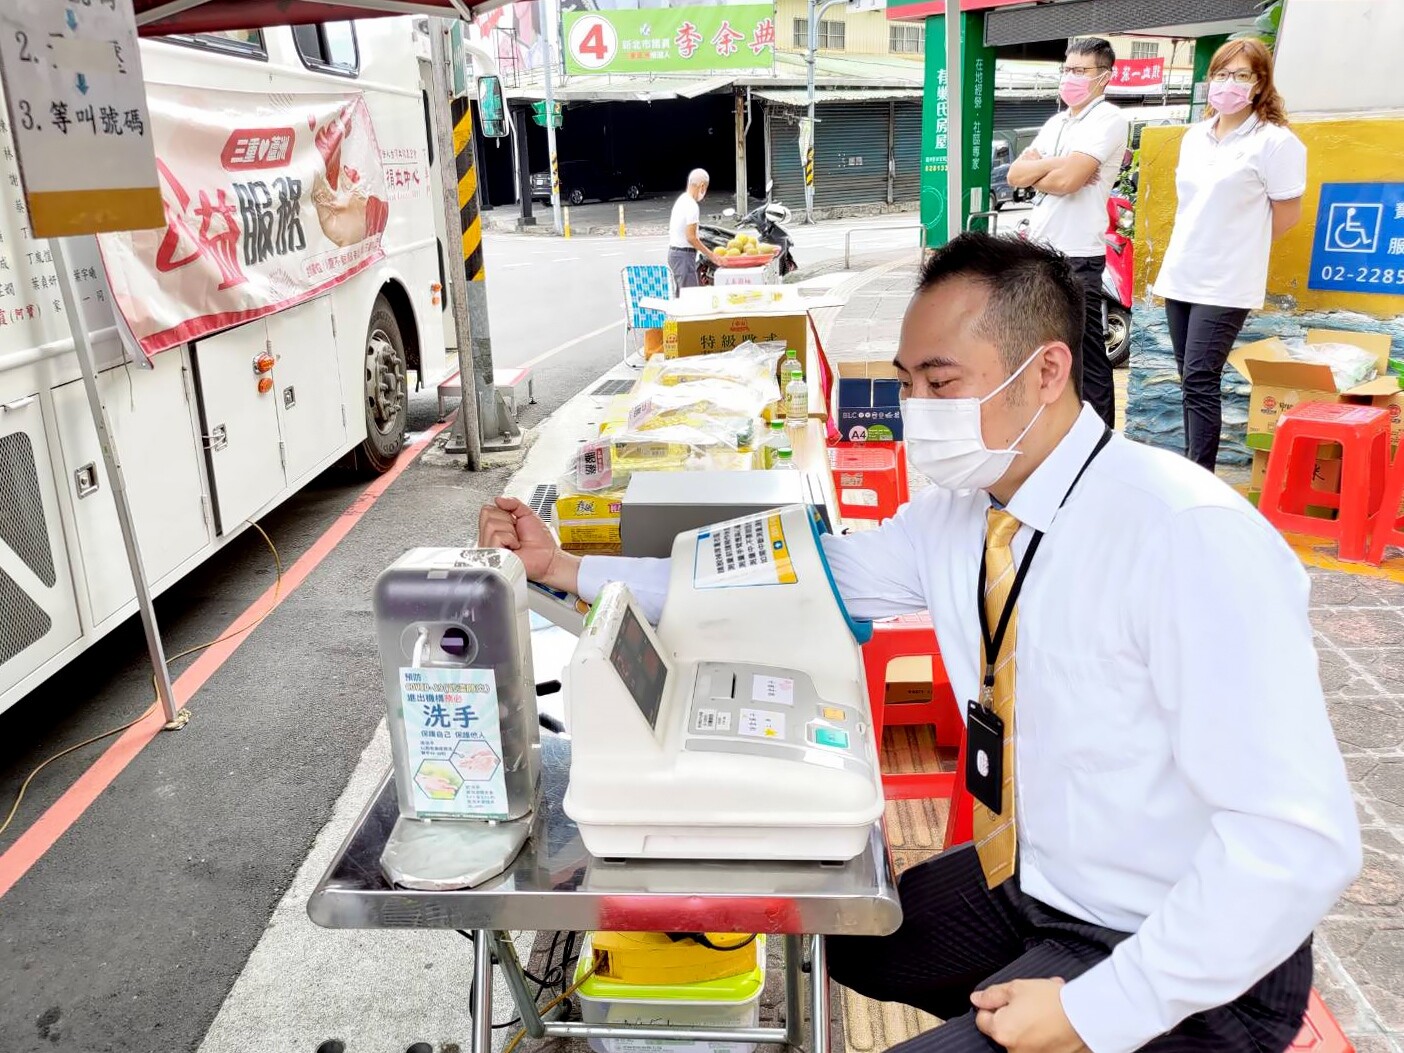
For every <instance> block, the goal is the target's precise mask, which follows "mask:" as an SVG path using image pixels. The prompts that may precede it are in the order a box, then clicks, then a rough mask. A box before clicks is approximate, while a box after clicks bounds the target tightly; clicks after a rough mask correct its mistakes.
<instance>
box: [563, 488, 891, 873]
mask: <svg viewBox="0 0 1404 1053" xmlns="http://www.w3.org/2000/svg"><path fill="white" fill-rule="evenodd" d="M818 537H819V524H818V520H817V518H816V516H815V513H814V512H813V511H812V510H810V509H808V508H806V507H804V506H802V505H794V506H791V507H788V508H785V509H777V510H775V511H771V512H766V513H762V514H760V515H754V516H748V517H745V518H742V519H737V520H732V521H731V522H729V523H724V524H719V525H717V526H712V527H707V528H704V529H701V530H696V531H692V532H689V533H685V534H680V535H679V536H678V538H677V541H676V543H675V545H674V547H673V557H672V576H671V580H670V583H669V592H668V601H667V605H666V607H665V608H664V611H663V617H662V619H661V621H660V624H659V626H658V629H657V630H656V631H655V630H654V629H653V628H652V627H651V626H650V625H649V624H648V622H647V620H646V619H645V618H644V617H643V616H642V615H641V614H640V613H639V611H638V609H637V607H636V606H635V604H634V602H633V599H632V597H631V596H630V594H629V591H628V589H627V587H625V586H624V585H623V584H622V583H613V584H611V585H609V586H607V587H606V588H605V589H604V591H603V592H602V593H601V594H600V596H599V598H598V599H597V601H596V604H595V607H594V610H593V611H592V612H591V615H590V618H589V619H588V620H587V622H586V625H585V627H584V630H583V632H582V634H581V637H580V642H579V644H578V645H577V647H576V650H575V654H574V656H573V658H572V660H571V663H570V666H569V667H568V668H567V670H566V673H565V680H564V690H565V696H566V714H567V723H568V725H569V731H570V735H571V740H572V742H571V769H570V786H569V789H568V790H567V792H566V796H565V802H564V804H565V811H566V814H567V815H569V816H570V818H571V819H573V820H574V821H575V823H576V825H577V826H578V827H579V829H580V834H581V837H582V838H583V839H584V842H585V846H586V848H588V849H589V850H590V852H591V853H592V854H593V855H595V856H597V857H601V858H649V857H651V858H660V859H768V860H826V861H843V860H848V859H852V858H853V857H855V856H857V855H858V854H860V853H861V852H862V851H863V849H864V847H865V846H866V845H867V842H868V839H869V836H870V834H871V830H872V826H873V823H875V822H876V821H877V820H878V819H879V818H880V817H881V815H882V812H883V792H882V782H881V774H880V771H879V767H878V756H877V744H876V742H875V740H874V735H873V731H872V725H871V718H870V715H869V708H868V700H867V692H866V687H865V684H864V676H863V663H862V653H861V650H860V644H859V637H860V636H862V635H863V632H862V629H863V627H862V626H860V625H859V624H857V623H854V622H853V621H852V620H851V619H850V618H849V617H848V615H847V614H846V612H845V611H844V609H843V606H842V603H841V601H840V600H839V599H838V596H837V593H836V591H835V589H834V586H833V582H832V578H831V576H830V574H829V570H828V566H827V563H826V562H825V560H824V556H823V552H822V550H821V549H820V547H819V544H818Z"/></svg>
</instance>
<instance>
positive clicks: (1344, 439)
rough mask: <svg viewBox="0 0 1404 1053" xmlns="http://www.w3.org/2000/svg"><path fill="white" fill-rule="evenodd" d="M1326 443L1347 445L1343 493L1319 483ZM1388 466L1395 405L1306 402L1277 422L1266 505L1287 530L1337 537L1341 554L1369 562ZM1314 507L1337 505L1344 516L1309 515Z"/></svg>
mask: <svg viewBox="0 0 1404 1053" xmlns="http://www.w3.org/2000/svg"><path fill="white" fill-rule="evenodd" d="M1323 443H1338V444H1339V445H1340V447H1341V492H1340V493H1339V494H1330V493H1326V492H1325V491H1323V490H1317V489H1314V488H1313V487H1312V485H1311V482H1312V477H1313V474H1314V472H1315V470H1316V455H1317V448H1318V447H1319V446H1320V445H1322V444H1323ZM1388 470H1389V411H1388V410H1385V409H1380V408H1378V407H1376V406H1347V405H1341V404H1338V403H1333V402H1304V403H1301V404H1300V405H1297V406H1294V407H1292V409H1290V410H1288V411H1287V412H1286V413H1284V414H1283V415H1282V419H1281V420H1279V421H1278V422H1277V433H1276V435H1275V436H1274V437H1273V441H1272V453H1271V454H1270V455H1269V456H1268V466H1267V476H1266V477H1265V478H1264V479H1263V492H1262V495H1261V496H1260V497H1259V499H1258V511H1260V512H1262V514H1263V515H1264V516H1266V517H1267V520H1268V522H1270V523H1271V524H1272V525H1273V526H1275V527H1277V529H1279V530H1282V531H1290V532H1291V533H1295V534H1308V535H1311V536H1313V537H1326V538H1333V539H1334V540H1335V541H1336V543H1337V545H1338V546H1339V550H1340V558H1341V559H1344V560H1355V561H1360V560H1364V559H1365V557H1366V555H1367V552H1366V544H1365V542H1366V537H1367V534H1368V532H1369V529H1370V516H1371V514H1372V513H1373V512H1374V511H1375V510H1376V509H1377V508H1379V507H1380V499H1381V496H1382V494H1383V491H1384V482H1385V476H1386V475H1387V474H1388ZM1308 505H1315V506H1318V507H1321V508H1334V509H1337V510H1338V512H1337V516H1336V518H1335V519H1318V518H1317V517H1315V516H1309V515H1307V514H1306V509H1307V506H1308Z"/></svg>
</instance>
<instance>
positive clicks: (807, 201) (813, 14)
mask: <svg viewBox="0 0 1404 1053" xmlns="http://www.w3.org/2000/svg"><path fill="white" fill-rule="evenodd" d="M842 3H847V0H822V2H820V3H815V0H809V50H808V52H807V53H806V54H805V63H806V64H807V65H808V66H809V142H808V145H807V147H806V149H805V151H804V221H805V222H806V223H813V222H814V143H815V140H816V139H817V138H818V129H817V127H816V126H815V123H814V64H815V57H816V55H815V53H816V52H817V51H818V50H819V23H820V22H822V21H823V19H824V12H825V11H827V10H829V8H831V7H833V6H834V5H835V4H842Z"/></svg>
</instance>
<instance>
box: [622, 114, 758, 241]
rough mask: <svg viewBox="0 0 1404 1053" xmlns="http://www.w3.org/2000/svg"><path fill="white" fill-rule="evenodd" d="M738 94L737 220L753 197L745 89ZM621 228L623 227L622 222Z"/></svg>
mask: <svg viewBox="0 0 1404 1053" xmlns="http://www.w3.org/2000/svg"><path fill="white" fill-rule="evenodd" d="M733 90H734V91H735V93H736V99H735V106H736V218H737V219H740V218H741V217H742V216H744V215H745V214H746V213H747V212H749V211H750V210H751V209H750V204H751V195H750V194H749V193H747V187H746V97H745V95H744V94H743V92H744V91H745V89H744V88H735V89H733ZM620 226H623V222H622V221H621V223H620Z"/></svg>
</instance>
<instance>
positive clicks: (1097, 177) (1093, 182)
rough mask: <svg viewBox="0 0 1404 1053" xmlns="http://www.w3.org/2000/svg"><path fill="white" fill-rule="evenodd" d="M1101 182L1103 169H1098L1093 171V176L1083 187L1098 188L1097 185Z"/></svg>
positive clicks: (1089, 177)
mask: <svg viewBox="0 0 1404 1053" xmlns="http://www.w3.org/2000/svg"><path fill="white" fill-rule="evenodd" d="M1101 181H1102V169H1101V168H1100V167H1098V168H1094V169H1092V174H1091V175H1090V176H1088V177H1087V182H1085V183H1083V184H1082V185H1083V186H1084V187H1089V186H1096V185H1097V184H1098V183H1100V182H1101Z"/></svg>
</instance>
